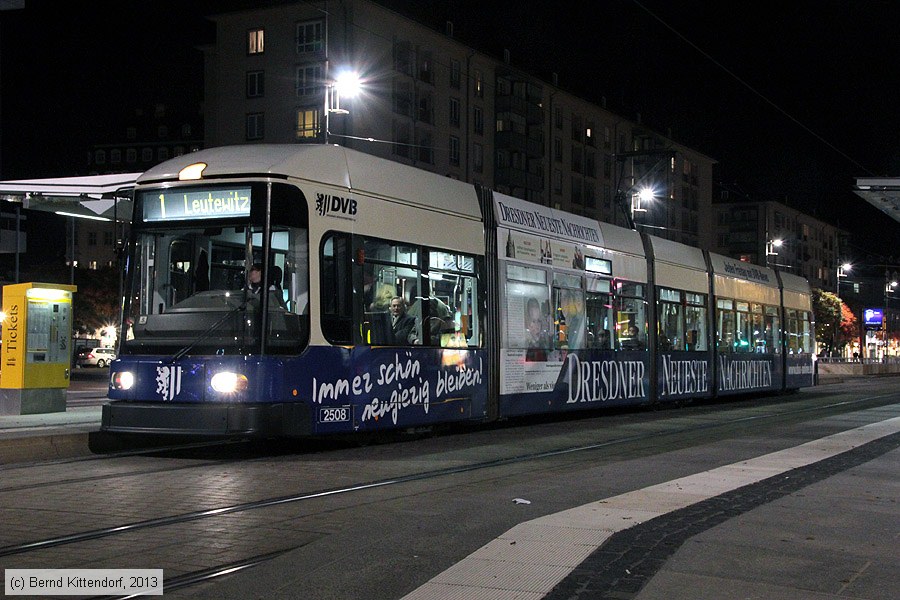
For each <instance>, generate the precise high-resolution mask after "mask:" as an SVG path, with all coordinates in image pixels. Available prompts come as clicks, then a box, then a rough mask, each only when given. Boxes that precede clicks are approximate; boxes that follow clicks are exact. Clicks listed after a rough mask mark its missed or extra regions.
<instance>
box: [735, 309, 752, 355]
mask: <svg viewBox="0 0 900 600" xmlns="http://www.w3.org/2000/svg"><path fill="white" fill-rule="evenodd" d="M735 308H736V309H737V310H736V312H735V315H736V316H737V326H736V329H735V332H736V339H735V341H734V351H735V352H753V344H752V343H751V340H752V339H753V321H752V319H751V318H750V303H749V302H736V303H735Z"/></svg>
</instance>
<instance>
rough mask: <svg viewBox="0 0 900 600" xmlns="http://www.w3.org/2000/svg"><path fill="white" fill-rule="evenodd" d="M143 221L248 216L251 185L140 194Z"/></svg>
mask: <svg viewBox="0 0 900 600" xmlns="http://www.w3.org/2000/svg"><path fill="white" fill-rule="evenodd" d="M141 198H142V204H143V207H144V222H145V223H153V222H158V221H187V220H189V219H221V218H229V217H249V216H250V188H249V187H243V188H207V189H197V188H190V189H179V190H158V191H154V192H145V193H144V194H142V196H141Z"/></svg>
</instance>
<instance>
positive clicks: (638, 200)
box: [631, 187, 655, 221]
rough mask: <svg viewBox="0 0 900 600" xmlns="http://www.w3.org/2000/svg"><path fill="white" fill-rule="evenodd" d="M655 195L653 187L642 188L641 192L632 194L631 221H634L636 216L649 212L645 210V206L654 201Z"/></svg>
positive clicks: (637, 191)
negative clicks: (636, 214)
mask: <svg viewBox="0 0 900 600" xmlns="http://www.w3.org/2000/svg"><path fill="white" fill-rule="evenodd" d="M654 196H655V194H654V192H653V188H651V187H642V188H641V189H639V190H636V191H635V192H634V193H633V194H631V220H632V221H634V214H635V213H640V212H647V209H646V208H644V205H645V204H649V203H650V202H652V201H653V198H654Z"/></svg>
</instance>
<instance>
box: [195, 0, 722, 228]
mask: <svg viewBox="0 0 900 600" xmlns="http://www.w3.org/2000/svg"><path fill="white" fill-rule="evenodd" d="M210 18H211V19H212V20H213V21H214V22H215V25H216V29H217V31H216V42H215V43H214V44H213V45H210V46H208V47H205V48H203V51H204V55H205V86H206V87H205V106H204V117H205V124H204V126H205V134H206V135H205V145H206V146H207V147H210V146H217V145H226V144H244V143H323V142H325V141H326V135H327V142H328V143H337V144H342V145H345V146H348V147H352V148H354V149H357V150H360V151H363V152H367V153H370V154H374V155H377V156H381V157H384V158H388V159H391V160H395V161H397V162H402V163H405V164H409V165H412V166H416V167H419V168H422V169H426V170H429V171H434V172H437V173H441V174H444V175H446V176H447V177H452V178H455V179H459V180H463V181H467V182H471V183H479V184H482V185H485V186H487V187H489V188H492V189H494V190H497V191H500V192H503V193H507V194H510V195H513V196H516V197H519V198H524V199H527V200H530V201H532V202H536V203H539V204H543V205H548V206H553V207H556V208H560V209H562V210H566V211H569V212H572V213H575V214H579V215H585V216H588V217H592V218H596V219H599V220H604V221H608V222H614V223H618V224H624V223H626V221H627V219H626V217H625V215H626V213H628V214H629V215H633V216H634V220H635V221H636V222H637V224H638V227H639V228H641V229H645V230H646V231H648V232H650V233H653V234H654V235H659V236H661V237H665V238H669V239H673V240H676V241H679V242H684V243H688V244H692V245H695V246H704V245H708V244H710V243H711V242H712V240H711V239H707V237H708V232H710V231H711V229H712V227H711V225H712V224H711V222H710V221H709V219H710V212H711V211H710V210H709V209H710V207H711V202H712V165H713V164H714V161H713V160H712V159H711V158H709V157H707V156H705V155H703V154H702V153H700V152H697V151H695V150H693V149H691V148H688V147H685V146H683V145H681V144H679V143H677V142H676V141H675V140H673V139H671V138H670V136H668V135H663V134H660V133H659V132H655V131H653V130H651V129H650V128H648V127H646V126H645V125H643V124H642V123H641V122H640V119H639V118H635V119H628V118H625V117H623V116H622V115H619V114H616V113H614V112H612V111H610V110H607V109H606V107H605V102H604V100H603V99H602V98H600V99H598V100H597V101H596V102H595V101H591V100H587V99H585V98H581V97H578V96H575V95H573V94H570V93H568V92H566V91H565V90H564V89H563V88H561V87H560V86H559V85H558V84H557V82H555V81H550V82H547V81H543V80H541V79H539V78H537V77H534V76H532V75H531V74H529V73H526V72H523V71H522V70H520V69H517V68H516V67H515V66H513V65H512V64H511V63H512V61H511V60H510V57H509V56H508V53H507V54H506V55H505V56H503V57H502V58H495V57H492V56H488V55H487V54H485V53H483V52H480V51H479V50H477V49H475V48H472V47H469V46H467V45H465V44H463V43H461V42H459V41H457V40H456V39H455V38H454V36H453V24H452V23H447V25H446V29H445V30H444V31H435V30H433V29H431V28H429V27H427V26H425V25H422V24H420V23H417V22H415V21H413V20H410V19H408V18H405V17H403V16H401V15H399V14H397V13H395V12H393V11H390V10H388V9H386V8H384V7H382V6H380V5H378V4H376V3H374V2H371V1H369V0H344V1H337V2H336V1H332V2H328V3H327V6H326V3H324V2H320V3H316V2H297V3H286V4H279V5H277V6H273V7H268V8H256V9H253V10H247V11H240V12H233V13H227V14H219V15H215V16H212V17H210ZM346 69H349V70H353V71H355V72H356V73H358V74H359V77H360V79H361V81H362V83H363V88H362V91H361V93H360V94H359V95H358V96H356V97H354V98H348V97H340V98H337V99H336V98H334V96H333V95H332V93H331V92H332V91H333V87H332V85H333V82H334V81H335V78H336V77H337V75H338V73H340V72H341V71H343V70H346ZM597 76H599V77H602V74H597ZM554 79H555V78H554ZM326 98H327V100H326ZM337 109H339V110H337ZM326 130H327V131H326ZM645 188H646V189H652V198H650V197H649V196H647V197H644V198H643V199H639V197H638V192H639V191H641V190H643V189H645ZM617 192H618V193H617ZM648 198H649V199H648Z"/></svg>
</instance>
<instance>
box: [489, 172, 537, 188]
mask: <svg viewBox="0 0 900 600" xmlns="http://www.w3.org/2000/svg"><path fill="white" fill-rule="evenodd" d="M494 181H495V182H496V183H497V184H498V185H507V186H509V187H518V188H525V189H528V190H536V191H540V190H543V189H544V178H543V177H542V176H541V175H539V174H535V173H529V172H527V171H522V170H521V169H516V168H513V167H500V168H497V169H495V170H494Z"/></svg>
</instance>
